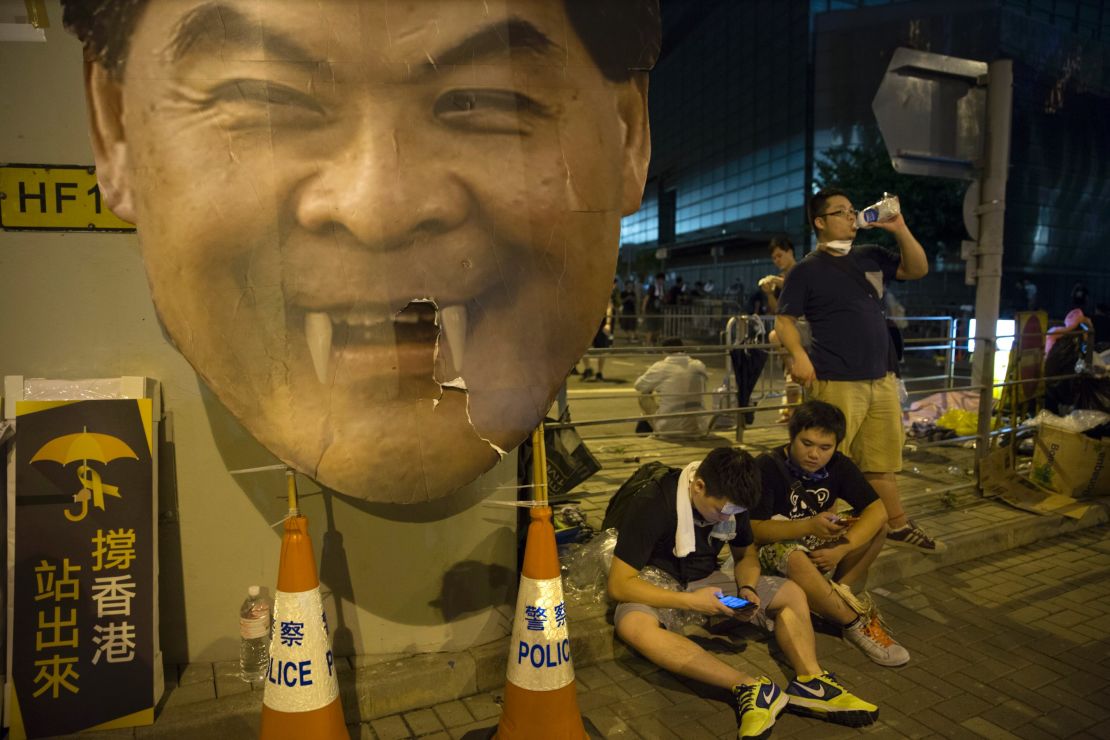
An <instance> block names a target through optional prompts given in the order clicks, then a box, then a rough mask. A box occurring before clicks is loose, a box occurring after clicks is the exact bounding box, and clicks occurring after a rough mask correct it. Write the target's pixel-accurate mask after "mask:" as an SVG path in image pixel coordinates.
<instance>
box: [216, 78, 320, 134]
mask: <svg viewBox="0 0 1110 740" xmlns="http://www.w3.org/2000/svg"><path fill="white" fill-rule="evenodd" d="M210 102H211V103H213V104H217V105H223V106H229V107H230V110H231V112H233V113H237V114H245V115H248V116H249V115H250V114H251V113H253V112H257V111H261V110H263V109H264V110H265V111H266V115H267V116H268V117H274V118H276V119H277V120H276V121H275V122H276V123H282V122H284V123H287V124H290V123H292V124H295V123H303V124H310V123H316V122H319V120H320V118H321V117H323V116H325V115H326V113H327V112H326V111H325V109H324V107H323V106H322V105H321V104H320V102H319V101H317V100H316V99H315V98H314V97H312V96H311V95H306V94H305V93H303V92H301V91H299V90H295V89H294V88H291V87H287V86H286V85H281V84H278V83H275V82H270V81H268V80H231V81H228V82H226V83H223V84H221V85H220V86H219V87H217V88H216V89H215V90H213V91H212V94H211V97H210Z"/></svg>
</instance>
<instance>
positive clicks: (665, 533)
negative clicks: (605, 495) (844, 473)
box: [608, 447, 878, 738]
mask: <svg viewBox="0 0 1110 740" xmlns="http://www.w3.org/2000/svg"><path fill="white" fill-rule="evenodd" d="M759 496H760V483H759V471H758V468H757V467H756V464H755V461H754V460H753V459H752V457H751V456H750V455H748V454H747V453H746V452H743V451H741V450H736V449H732V448H727V447H723V448H717V449H714V450H712V451H711V452H710V453H709V454H708V455H706V457H705V459H704V460H702V461H701V462H700V463H699V462H694V463H691V464H689V465H687V466H686V468H684V469H683V470H681V471H680V470H677V469H675V470H671V471H669V472H668V473H667V474H666V475H664V476H662V477H661V478H659V479H658V480H655V481H653V482H650V483H648V484H647V485H646V486H645V487H644V488H643V489H641V490H640V491H639V492H638V493H637V494H636V495H635V497H634V498H632V499H631V500H630V501H629V502H628V508H627V511H626V512H625V513H624V514H623V516H622V518H621V521H620V523H619V525H618V529H619V533H618V536H617V544H616V548H615V550H614V552H613V564H612V567H611V569H610V571H609V584H608V590H609V595H610V597H611V598H612V599H613V600H615V601H617V602H619V603H618V606H617V608H616V611H615V613H614V615H613V624H614V627H615V629H616V634H617V636H618V637H619V638H620V639H622V640H624V642H626V643H627V644H628V645H630V646H631V647H633V648H635V649H636V650H637V651H638V652H639V653H640V654H641V655H643V656H644V657H645V658H647V659H648V660H650V661H652V662H653V663H655V664H656V665H658V666H660V667H662V668H665V669H666V670H668V671H671V672H672V673H677V674H679V675H682V676H686V677H688V678H694V679H697V680H699V681H703V682H705V683H708V684H710V685H713V686H717V687H720V688H724V689H728V690H731V691H732V692H733V695H734V697H735V698H736V701H737V704H738V705H739V709H740V724H739V728H738V732H737V735H738V737H740V738H753V737H766V736H767V734H769V733H770V731H771V728H772V727H773V725H774V724H775V719H776V717H777V716H778V715H779V714H780V713H781V712H782V711H783V710H784V709H785V708H787V706H788V705H789V707H790V708H791V709H792V711H795V712H796V713H800V714H807V715H811V716H818V717H821V718H823V719H826V720H828V721H831V722H837V723H839V724H845V725H850V726H863V725H869V724H871V723H872V722H874V721H875V718H876V717H877V716H878V708H877V707H876V706H875V705H873V704H869V703H867V702H865V701H863V700H861V699H859V698H858V697H856V696H854V695H852V694H851V693H849V692H848V691H847V690H846V689H845V688H844V686H842V685H841V684H840V683H839V682H838V681H837V680H836V679H835V678H833V676H831V675H830V674H828V673H826V672H825V671H824V670H823V669H822V668H821V666H820V665H819V664H818V662H817V653H816V645H815V640H814V635H813V627H812V625H811V623H810V619H809V605H808V604H807V603H806V598H805V594H804V593H803V591H802V590H801V589H800V588H799V587H798V586H797V584H794V583H791V582H789V581H786V580H784V579H783V578H777V577H768V576H760V566H759V561H758V558H757V556H756V550H755V547H754V545H753V537H752V530H751V526H750V522H749V517H748V510H749V509H751V508H752V507H754V506H755V505H756V504H757V503H758V501H759ZM725 542H728V544H729V547H730V549H731V551H732V558H733V561H734V564H735V565H734V567H733V569H732V570H731V572H725V571H723V570H719V569H718V563H717V556H718V554H719V553H720V550H721V548H722V547H723V545H724V543H725ZM648 566H654V568H656V569H658V570H660V571H662V572H663V573H664V574H665V576H664V580H665V581H666V582H667V583H668V584H670V585H673V589H668V588H665V587H663V586H659V585H655V584H653V583H650V582H649V581H648V580H645V579H644V578H642V577H641V571H643V570H644V569H645V568H646V567H648ZM731 595H736V596H739V597H740V598H742V599H745V600H746V601H747V602H748V603H747V604H746V605H742V606H738V607H737V608H736V609H735V610H734V609H732V608H730V607H728V606H726V605H725V604H724V603H723V602H722V601H721V597H723V596H731ZM734 603H735V602H734ZM667 609H677V610H685V611H695V612H699V613H701V614H704V615H706V616H719V617H733V618H737V619H740V620H742V621H746V622H752V623H753V624H756V625H757V626H760V627H762V628H764V629H768V630H773V631H774V634H775V637H776V639H777V640H778V644H779V647H781V648H782V651H783V653H784V654H785V656H786V659H787V660H788V661H789V662H790V664H791V666H792V667H793V668H794V670H795V671H796V672H797V674H798V675H797V677H796V678H795V679H794V680H793V681H791V682H790V684H789V686H787V688H786V691H785V692H784V691H782V690H781V689H780V688H779V687H778V686H776V685H775V684H774V683H773V682H772V681H771V679H770V678H768V677H767V676H760V677H758V678H755V677H753V676H752V675H751V674H749V673H747V672H745V671H742V670H740V669H739V668H735V667H733V666H732V665H729V664H728V663H725V662H724V661H722V660H720V659H719V658H717V657H715V656H713V655H711V654H710V653H708V652H706V651H705V650H704V649H703V648H702V647H701V646H699V645H698V644H697V643H695V642H693V641H692V640H690V639H689V638H687V637H686V636H684V635H682V634H680V633H678V632H672V631H670V630H668V629H667V628H666V627H665V626H664V620H663V615H661V613H660V610H667Z"/></svg>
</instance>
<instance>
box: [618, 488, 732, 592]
mask: <svg viewBox="0 0 1110 740" xmlns="http://www.w3.org/2000/svg"><path fill="white" fill-rule="evenodd" d="M681 474H682V471H675V472H673V473H671V474H669V475H666V476H664V477H663V478H661V479H660V480H659V481H658V482H657V483H653V484H650V485H651V486H653V487H654V488H655V490H654V491H648V490H644V491H643V492H641V493H640V495H638V496H637V497H636V498H635V499H633V501H632V502H631V503H630V505H629V509H628V511H627V512H626V513H625V515H624V521H623V522H621V526H620V531H619V532H618V533H617V546H616V548H615V549H614V550H613V554H614V555H615V556H616V557H618V558H620V559H621V560H623V561H624V562H626V563H628V564H629V565H630V566H632V567H633V568H635V569H636V570H638V571H639V570H643V569H644V567H646V566H648V565H654V566H655V567H657V568H660V569H662V570H664V571H666V572H667V573H670V574H671V575H672V576H674V577H675V578H677V579H678V581H679V582H680V583H681V584H682V585H683V586H685V585H686V584H687V583H689V582H690V581H696V580H698V579H701V578H705V577H707V576H709V575H710V574H711V573H713V571H715V570H717V556H718V555H719V554H720V552H721V546H722V545H724V541H723V540H719V539H715V538H711V537H710V536H709V533H710V532H711V531H712V530H713V525H712V524H709V525H706V526H698V522H699V521H700V519H701V517H700V516H699V515H698V512H697V510H696V509H695V510H694V551H693V552H692V553H690V554H689V555H687V556H686V557H684V558H679V557H675V554H674V545H675V538H674V532H675V528H676V527H677V526H678V514H677V512H676V508H675V507H676V499H677V498H678V478H679V476H680V475H681ZM692 506H693V505H692V504H691V507H692ZM753 541H754V537H753V536H752V525H751V521H750V520H749V518H748V513H747V512H744V513H743V514H737V515H736V537H735V538H733V539H732V541H731V542H729V544H730V545H732V546H733V547H739V548H744V547H747V546H748V545H750V544H752V542H753Z"/></svg>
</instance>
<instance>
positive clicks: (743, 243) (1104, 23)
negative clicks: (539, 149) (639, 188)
mask: <svg viewBox="0 0 1110 740" xmlns="http://www.w3.org/2000/svg"><path fill="white" fill-rule="evenodd" d="M663 13H664V53H663V56H662V58H661V60H660V62H659V65H658V67H657V69H656V71H655V73H654V74H653V78H652V88H651V116H652V118H651V122H652V129H653V130H652V142H653V159H652V167H651V171H650V173H649V182H648V188H647V191H646V192H645V196H644V203H643V207H642V208H641V210H640V211H639V212H638V213H636V214H633V215H632V216H629V217H627V218H625V219H624V222H623V224H622V231H621V243H622V250H624V252H623V254H622V260H623V261H622V265H623V266H627V268H628V269H629V270H631V268H632V266H633V265H639V266H640V267H641V272H645V273H646V272H648V271H654V269H655V267H656V266H657V265H658V266H663V267H665V269H666V271H667V272H672V273H675V274H679V275H682V276H684V277H685V279H686V280H687V282H689V283H692V282H693V281H694V280H698V279H701V280H706V279H711V280H714V281H715V282H717V284H719V285H723V286H724V285H729V284H732V283H735V282H737V281H739V282H742V283H744V284H745V285H746V286H747V290H748V292H750V291H751V290H752V289H754V281H755V280H756V279H758V276H760V275H763V274H766V273H767V272H768V271H769V269H770V263H769V260H768V259H767V257H766V253H765V245H766V242H767V240H768V239H769V238H770V236H772V235H774V234H776V233H786V234H787V235H789V236H790V237H791V239H792V240H794V242H795V244H797V245H807V244H808V243H809V241H810V239H811V237H810V235H809V229H808V227H807V225H806V222H805V216H804V203H805V199H806V198H807V196H808V194H809V193H810V192H811V189H812V187H813V185H812V183H813V181H814V169H815V168H814V162H815V161H821V159H822V158H823V157H825V156H826V154H827V153H828V152H829V151H830V149H832V148H835V147H842V146H845V145H849V146H851V145H857V144H859V143H860V142H862V141H865V140H869V139H870V140H874V139H875V137H876V136H877V129H876V125H875V119H874V114H873V113H872V110H871V104H872V100H873V98H874V96H875V92H876V90H877V89H878V86H879V83H880V81H881V80H882V76H883V73H884V72H885V69H886V66H887V64H888V62H889V60H890V57H891V55H892V54H893V52H894V50H895V49H896V48H898V47H899V46H905V47H910V48H915V49H921V50H926V51H932V52H937V53H941V54H948V55H952V56H959V57H966V58H970V59H978V60H982V61H990V60H993V59H1012V60H1014V112H1013V124H1012V125H1013V131H1012V144H1011V152H1012V153H1011V172H1010V178H1009V185H1008V197H1007V216H1006V234H1005V250H1006V252H1005V266H1006V271H1007V273H1008V275H1007V279H1006V280H1005V281H1004V293H1003V310H1004V311H1005V310H1007V308H1012V306H1011V305H1009V304H1016V303H1017V302H1018V301H1019V300H1020V296H1019V295H1018V294H1017V289H1016V287H1014V286H1011V285H1010V283H1014V284H1015V285H1016V281H1017V280H1018V279H1020V278H1021V277H1026V276H1028V277H1030V278H1032V279H1034V280H1036V281H1037V283H1038V287H1039V288H1040V291H1041V295H1042V297H1043V298H1044V302H1045V304H1046V305H1045V307H1046V308H1049V309H1050V311H1051V310H1056V311H1059V310H1060V309H1063V308H1065V303H1066V302H1067V299H1068V296H1069V295H1070V291H1071V288H1072V286H1073V284H1074V283H1075V282H1077V281H1079V280H1084V281H1085V282H1086V283H1087V286H1088V288H1089V289H1090V292H1091V294H1092V296H1105V297H1108V298H1110V258H1107V257H1105V256H1104V255H1105V246H1104V244H1105V242H1106V241H1107V237H1108V236H1110V233H1108V231H1110V230H1108V228H1107V226H1106V219H1105V217H1104V215H1103V214H1105V213H1107V212H1110V171H1108V170H1110V137H1108V136H1106V135H1105V131H1104V130H1103V129H1104V127H1105V123H1104V121H1105V120H1107V116H1108V114H1110V58H1108V49H1110V44H1108V43H1107V41H1108V40H1110V7H1108V3H1107V2H1104V1H1103V0H1072V1H1068V2H1065V1H1064V0H934V1H930V2H925V1H920V0H919V1H906V0H900V1H894V2H891V1H890V0H782V1H774V0H751V1H749V0H738V1H726V2H714V1H713V0H697V1H696V2H691V1H689V0H687V1H686V2H677V1H674V0H663ZM857 205H858V204H857ZM960 217H961V214H959V213H953V218H955V219H959V218H960ZM908 221H909V223H910V225H911V227H912V225H913V222H912V218H908ZM661 247H662V248H663V249H662V250H660V248H661ZM953 250H957V252H956V253H957V254H958V244H956V245H949V248H946V249H943V250H940V259H939V260H935V262H934V273H933V274H932V275H930V277H929V278H926V280H924V281H921V282H920V283H918V284H914V285H913V286H912V288H908V290H907V294H908V296H909V298H910V299H911V300H913V302H920V300H914V299H915V298H916V299H923V298H924V295H925V294H928V295H929V296H930V305H945V306H956V305H959V304H961V303H966V302H968V301H969V300H970V298H971V296H972V295H973V289H972V288H967V287H966V286H964V285H963V280H962V275H963V263H962V262H961V261H959V260H958V256H957V257H956V258H953V254H954V252H953ZM798 251H799V255H800V254H801V251H802V248H799V250H798ZM645 252H647V253H649V254H650V255H652V257H657V258H658V257H661V258H662V260H661V261H656V262H652V261H651V260H650V259H648V260H645V259H644V257H643V254H644V253H645ZM637 254H639V255H640V258H639V259H636V255H637ZM934 256H935V255H934ZM945 256H947V257H948V259H947V260H945V259H944V257H945ZM645 267H646V269H644V268H645ZM1009 273H1013V275H1014V279H1013V280H1009Z"/></svg>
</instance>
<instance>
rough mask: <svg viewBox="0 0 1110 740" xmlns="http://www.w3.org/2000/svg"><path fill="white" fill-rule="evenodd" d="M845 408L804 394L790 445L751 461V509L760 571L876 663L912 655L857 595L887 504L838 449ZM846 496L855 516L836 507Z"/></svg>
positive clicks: (882, 531)
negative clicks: (756, 483) (754, 494)
mask: <svg viewBox="0 0 1110 740" xmlns="http://www.w3.org/2000/svg"><path fill="white" fill-rule="evenodd" d="M844 426H845V422H844V414H843V413H842V412H841V411H840V409H838V408H837V407H836V406H833V405H832V404H829V403H825V402H824V401H807V402H806V403H804V404H802V405H801V406H799V407H798V408H797V409H796V410H795V412H794V415H793V416H792V417H791V418H790V427H789V429H790V444H788V445H786V446H785V447H780V448H778V449H776V450H773V451H771V452H768V453H764V454H762V455H760V456H759V458H758V459H757V460H756V463H757V465H758V466H759V470H760V478H761V480H762V482H763V495H762V496H761V498H760V502H759V504H758V506H756V508H754V509H753V510H752V512H751V518H752V531H753V532H754V533H755V541H756V543H758V544H759V545H760V547H759V562H760V565H761V566H762V567H763V572H764V573H771V574H775V575H782V576H786V577H787V578H789V579H790V580H791V581H792V582H794V583H796V584H798V585H799V586H801V588H802V591H804V592H805V594H806V597H807V599H808V601H809V604H810V608H811V609H812V610H813V611H814V613H816V614H818V615H819V616H821V617H824V618H825V619H827V620H829V621H831V622H834V623H836V624H839V625H841V626H842V627H843V629H844V639H846V640H847V641H848V642H850V643H852V644H853V645H855V646H856V647H857V648H859V649H860V650H861V651H862V652H863V653H864V654H865V655H866V656H867V657H869V658H870V659H871V660H873V661H875V662H876V663H878V664H879V665H882V666H900V665H904V664H905V663H907V662H908V661H909V659H910V654H909V653H908V652H907V651H906V649H905V648H904V647H902V646H901V645H899V644H898V643H897V642H895V641H894V639H893V638H892V637H891V636H890V635H889V634H888V633H887V631H886V630H885V629H884V627H883V624H882V621H881V619H880V617H879V613H878V610H877V609H876V608H875V606H874V604H873V603H871V599H870V597H868V596H866V595H863V598H862V599H860V598H857V597H856V596H855V595H854V594H853V592H852V589H853V588H861V587H862V586H863V584H864V582H865V581H866V578H867V569H868V568H869V567H870V566H871V563H873V562H874V561H875V558H876V556H878V554H879V551H880V550H881V549H882V547H883V543H884V541H885V535H886V525H885V522H886V519H887V514H886V509H885V508H884V507H883V502H882V501H881V500H879V497H878V496H877V495H876V493H875V491H874V489H873V488H872V487H871V485H870V484H869V483H868V482H867V479H866V478H864V477H863V474H862V473H861V472H860V470H859V468H857V467H856V465H855V463H853V462H852V461H851V460H850V459H849V458H848V457H846V456H845V455H843V454H841V453H839V452H837V451H836V446H837V445H838V444H840V441H841V440H842V439H843V438H844ZM841 500H843V501H845V502H846V503H848V504H849V505H850V506H851V507H852V510H853V513H854V515H853V516H841V515H838V514H837V513H836V504H837V502H838V501H841Z"/></svg>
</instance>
